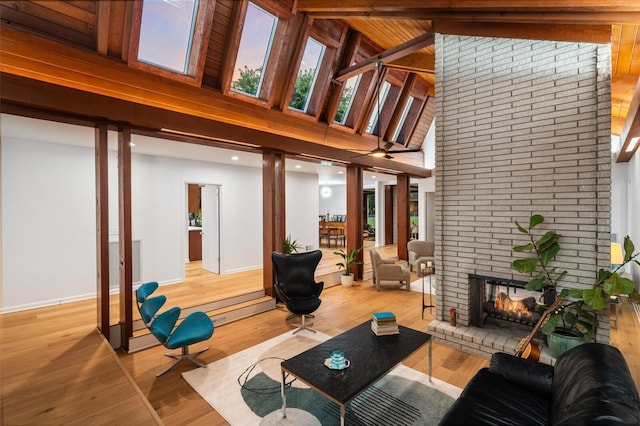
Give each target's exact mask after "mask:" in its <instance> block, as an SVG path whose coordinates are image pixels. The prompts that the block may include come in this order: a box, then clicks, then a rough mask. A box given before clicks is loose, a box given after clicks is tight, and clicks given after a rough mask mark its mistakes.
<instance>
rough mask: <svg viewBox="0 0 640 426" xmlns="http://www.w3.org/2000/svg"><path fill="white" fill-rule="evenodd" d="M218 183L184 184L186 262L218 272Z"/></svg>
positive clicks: (219, 260)
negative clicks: (185, 193) (185, 199)
mask: <svg viewBox="0 0 640 426" xmlns="http://www.w3.org/2000/svg"><path fill="white" fill-rule="evenodd" d="M220 191H221V187H220V185H213V184H204V183H187V217H188V231H187V233H188V244H187V246H188V254H187V259H188V262H201V269H202V270H204V271H208V272H212V273H214V274H219V273H220V262H221V259H220Z"/></svg>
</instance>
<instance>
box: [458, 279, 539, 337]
mask: <svg viewBox="0 0 640 426" xmlns="http://www.w3.org/2000/svg"><path fill="white" fill-rule="evenodd" d="M469 282H470V284H472V286H471V292H472V299H475V301H474V302H473V303H474V305H475V308H473V312H472V323H473V325H475V326H477V327H484V326H485V325H486V322H487V320H488V319H489V318H491V319H497V320H503V321H509V322H511V323H516V324H521V325H524V326H528V327H533V326H534V325H535V324H536V323H537V322H538V321H539V320H540V317H541V314H540V313H539V312H538V310H537V309H536V306H537V305H538V303H537V300H538V299H539V297H540V296H541V294H542V293H541V292H535V291H528V290H526V289H525V288H524V287H525V285H526V283H525V282H523V281H516V280H510V279H502V278H496V277H486V276H479V275H471V274H470V275H469Z"/></svg>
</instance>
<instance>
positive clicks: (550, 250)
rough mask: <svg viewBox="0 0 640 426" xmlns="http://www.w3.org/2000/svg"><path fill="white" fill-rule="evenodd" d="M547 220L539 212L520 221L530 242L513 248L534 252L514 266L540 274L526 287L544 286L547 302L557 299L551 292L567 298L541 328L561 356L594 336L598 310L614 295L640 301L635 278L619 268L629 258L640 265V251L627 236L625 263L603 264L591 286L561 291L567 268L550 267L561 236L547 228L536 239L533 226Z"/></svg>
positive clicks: (556, 352)
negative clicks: (524, 223)
mask: <svg viewBox="0 0 640 426" xmlns="http://www.w3.org/2000/svg"><path fill="white" fill-rule="evenodd" d="M543 222H544V217H543V216H542V215H539V214H534V215H532V216H531V218H530V219H529V225H528V227H527V228H525V227H523V226H521V225H520V224H519V223H518V222H516V226H517V228H518V230H519V231H520V232H522V233H523V234H527V235H528V236H529V240H530V242H529V243H527V244H525V245H522V246H516V247H514V248H513V250H514V251H515V252H529V253H532V254H533V257H528V258H523V259H516V260H514V261H513V263H512V267H513V269H514V270H516V271H518V272H520V273H531V274H533V273H535V274H536V275H535V276H534V277H533V278H532V279H531V280H530V281H529V282H528V283H527V285H526V289H527V290H531V291H539V290H542V291H543V292H544V293H543V294H544V303H545V305H549V304H551V302H553V300H551V301H550V299H551V298H550V297H549V296H548V293H551V294H553V295H554V297H553V299H555V295H556V294H557V295H558V296H559V297H560V298H562V299H563V303H562V305H560V306H559V307H558V308H557V309H556V310H555V311H553V312H552V313H551V315H549V317H548V319H547V322H546V323H545V324H544V325H543V326H542V328H541V331H542V332H543V333H544V334H545V335H547V344H548V345H549V349H550V350H551V354H552V355H553V356H555V357H558V356H559V355H560V354H562V353H563V352H564V351H566V350H568V349H571V348H572V347H574V346H577V345H579V344H582V343H589V342H591V341H592V340H593V338H594V336H595V334H596V331H597V328H598V311H600V310H602V309H604V308H605V307H606V306H607V305H608V302H609V299H610V297H611V296H628V297H629V298H631V299H632V300H633V301H635V302H639V301H640V294H639V293H638V292H637V291H636V289H635V284H634V282H633V281H632V280H630V279H628V278H623V277H621V276H620V274H619V271H620V270H621V269H622V268H623V267H624V266H625V265H626V264H627V263H629V262H635V263H637V264H638V265H640V262H639V261H638V260H637V258H638V257H639V256H640V252H638V253H635V254H634V250H635V247H634V245H633V242H632V241H631V239H630V238H629V237H628V236H627V237H625V239H624V261H623V263H622V264H621V265H619V266H617V267H616V268H614V269H613V270H609V269H605V268H601V269H600V270H599V271H598V275H597V277H596V282H595V283H594V284H593V285H592V286H591V287H589V288H585V289H573V288H563V289H562V290H561V291H560V292H559V293H558V292H557V288H558V282H559V281H560V280H561V279H562V278H563V277H564V276H565V275H566V274H567V271H559V270H558V268H556V267H550V262H551V261H552V260H553V259H554V258H555V256H556V254H558V252H559V251H560V245H559V244H558V241H559V239H560V237H561V236H560V235H559V234H557V233H556V232H554V231H547V232H546V233H545V234H544V235H543V236H542V237H540V238H539V239H536V238H535V237H534V235H533V229H534V228H535V227H536V226H537V225H539V224H541V223H543Z"/></svg>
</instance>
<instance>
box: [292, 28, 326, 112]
mask: <svg viewBox="0 0 640 426" xmlns="http://www.w3.org/2000/svg"><path fill="white" fill-rule="evenodd" d="M324 51H325V46H324V45H323V44H322V43H319V42H318V41H316V40H314V39H313V38H311V37H309V38H308V39H307V45H306V46H305V48H304V54H303V55H302V60H301V61H300V67H299V68H298V77H297V78H296V84H295V87H294V89H293V94H292V95H291V102H289V108H291V109H295V110H298V111H302V112H306V111H307V108H308V106H309V99H310V98H311V93H313V86H315V84H316V78H317V77H318V68H319V67H320V63H321V61H322V56H323V55H324Z"/></svg>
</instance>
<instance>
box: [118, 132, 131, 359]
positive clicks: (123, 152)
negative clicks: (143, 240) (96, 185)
mask: <svg viewBox="0 0 640 426" xmlns="http://www.w3.org/2000/svg"><path fill="white" fill-rule="evenodd" d="M130 143H131V129H129V128H119V129H118V186H119V211H120V333H121V346H122V347H123V348H124V350H126V351H128V350H129V338H131V337H132V336H133V295H132V293H133V268H132V261H133V256H132V243H131V145H130Z"/></svg>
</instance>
